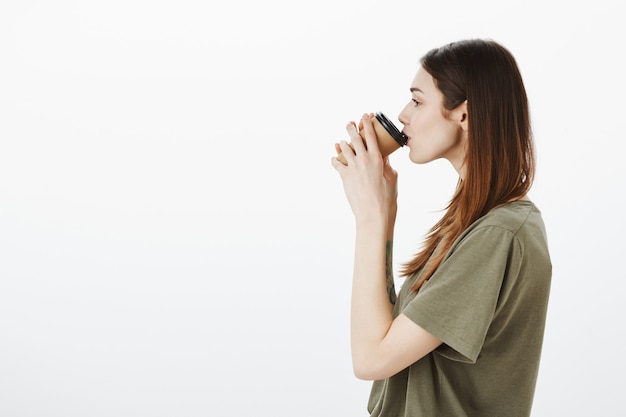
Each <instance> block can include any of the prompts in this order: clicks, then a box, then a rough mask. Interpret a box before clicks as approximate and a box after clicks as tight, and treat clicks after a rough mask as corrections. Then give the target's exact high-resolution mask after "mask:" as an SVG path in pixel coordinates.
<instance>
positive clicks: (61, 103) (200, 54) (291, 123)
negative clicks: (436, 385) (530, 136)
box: [0, 0, 626, 417]
mask: <svg viewBox="0 0 626 417" xmlns="http://www.w3.org/2000/svg"><path fill="white" fill-rule="evenodd" d="M617 6H618V2H617V1H610V0H599V1H595V2H585V4H579V5H576V4H572V2H563V3H562V5H558V6H556V5H554V6H553V5H551V3H549V2H546V1H526V2H502V1H473V2H465V1H448V2H418V1H405V2H401V1H389V2H374V1H364V0H360V1H350V2H337V1H323V0H322V1H314V2H308V3H306V4H301V3H300V2H293V1H292V2H290V1H280V0H270V1H265V2H256V1H252V0H247V1H239V2H222V3H220V4H211V3H208V2H202V1H195V2H194V1H189V0H183V1H142V0H124V1H120V0H118V1H107V2H104V1H101V2H100V1H99V2H96V1H91V2H84V1H69V0H63V1H56V2H47V1H17V0H13V1H8V2H6V1H5V2H3V3H2V5H0V48H1V49H0V50H1V52H2V53H1V56H2V61H3V63H2V64H1V65H0V415H1V416H3V417H5V416H6V417H18V416H19V417H21V416H65V417H67V416H113V415H115V416H151V417H156V416H174V415H184V416H189V417H191V416H215V415H219V416H245V415H268V416H269V415H272V416H293V415H297V416H302V417H306V416H320V415H325V416H328V415H333V416H339V415H341V416H363V415H365V414H366V413H365V404H366V401H367V396H368V392H369V383H367V382H362V381H358V380H356V379H355V378H354V377H353V376H352V373H351V365H350V355H349V341H348V309H349V293H350V274H351V264H352V243H353V223H352V217H351V214H350V210H349V207H348V205H347V203H346V202H345V199H344V196H343V190H342V188H341V184H340V180H339V177H338V175H337V174H336V173H335V172H334V170H333V169H332V167H331V165H330V157H331V155H332V154H333V143H334V142H335V141H338V140H340V139H343V138H345V132H344V125H345V124H346V122H348V121H349V120H355V119H358V117H360V115H361V114H362V113H363V112H370V111H384V112H385V113H387V114H388V115H389V116H391V117H393V118H394V119H395V117H396V115H397V114H398V112H399V111H400V109H401V108H402V106H403V105H404V103H405V102H406V101H407V100H408V92H407V90H408V87H409V83H410V81H411V79H412V76H413V74H414V71H415V70H416V68H417V61H418V59H419V57H420V56H421V55H422V54H424V53H425V52H426V51H427V50H429V49H430V48H433V47H436V46H440V45H442V44H444V43H447V42H449V41H453V40H457V39H462V38H468V37H490V38H493V39H495V40H498V41H500V42H501V43H503V44H504V45H505V46H507V47H509V48H510V49H511V50H512V51H513V53H514V54H515V55H516V57H517V59H518V63H519V65H520V67H521V70H522V73H523V76H524V78H525V82H526V85H527V89H528V93H529V96H530V100H531V105H532V112H533V113H532V115H533V122H534V128H535V134H536V141H537V147H538V152H539V172H538V177H537V181H536V185H535V188H534V191H533V192H532V195H531V197H532V198H533V200H534V201H535V202H536V204H537V205H538V206H539V207H540V208H541V209H542V211H543V213H544V217H545V221H546V224H547V227H548V231H549V237H550V245H551V250H552V257H553V263H554V278H553V287H552V296H551V304H550V309H549V317H548V325H547V332H546V338H545V348H544V355H543V361H542V366H541V372H540V377H539V378H540V379H539V382H538V386H537V394H536V401H535V406H534V412H533V416H536V417H540V416H554V415H563V416H588V415H620V414H624V413H625V412H626V406H625V405H624V402H623V401H622V400H621V395H622V391H623V384H621V382H620V381H621V379H620V378H619V377H620V376H621V375H623V373H624V372H625V371H626V360H625V359H624V355H623V352H624V348H625V346H624V326H623V323H622V319H623V317H624V314H625V313H626V310H625V307H624V303H623V292H624V279H625V278H626V273H625V272H624V270H623V268H621V260H622V258H623V256H622V251H623V249H624V244H623V241H622V237H623V235H624V233H625V232H626V227H625V222H624V217H623V214H622V213H623V211H624V203H625V198H624V191H625V187H624V180H623V177H624V176H623V175H622V172H621V171H622V169H621V165H620V164H621V163H622V160H623V144H624V141H625V139H626V138H625V135H624V128H623V120H624V116H623V114H622V112H623V104H624V103H623V101H624V97H625V96H626V91H625V90H626V89H625V87H624V81H623V74H624V69H625V68H624V64H623V63H622V62H623V61H622V60H621V59H620V58H619V56H620V55H623V40H624V39H625V35H626V33H625V31H624V28H623V22H622V19H620V18H619V16H620V12H618V7H617ZM392 163H393V164H394V166H395V167H396V168H397V169H398V171H399V172H400V194H401V195H400V204H401V206H400V212H399V218H398V223H397V227H398V231H397V241H396V260H397V262H398V265H399V263H400V262H402V261H405V260H407V259H408V258H409V257H410V256H411V254H412V253H413V252H414V251H415V250H416V249H417V245H418V243H419V242H420V240H421V238H422V235H423V233H424V232H425V231H426V229H427V228H428V227H429V226H430V225H432V223H433V222H434V221H435V220H436V219H437V218H438V216H439V213H438V210H440V209H442V208H443V207H444V206H445V204H446V202H447V201H448V199H449V197H450V196H451V194H452V191H453V189H454V185H455V183H456V179H455V177H454V175H453V174H454V173H453V170H452V168H451V167H449V166H448V165H447V164H445V163H439V162H436V163H433V164H431V165H428V166H414V165H412V164H410V163H409V162H408V161H407V158H406V153H405V151H403V150H401V151H398V152H397V153H396V154H394V155H393V156H392ZM398 284H400V282H399V283H398ZM521 360H523V358H521ZM601 410H602V411H604V412H600V411H601Z"/></svg>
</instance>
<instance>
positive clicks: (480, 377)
mask: <svg viewBox="0 0 626 417" xmlns="http://www.w3.org/2000/svg"><path fill="white" fill-rule="evenodd" d="M551 276H552V265H551V262H550V256H549V253H548V245H547V238H546V232H545V228H544V224H543V220H542V218H541V213H540V212H539V210H538V209H537V208H536V207H535V205H534V204H533V203H532V202H530V201H516V202H513V203H508V204H505V205H503V206H500V207H498V208H495V209H493V210H492V211H491V212H489V213H488V214H487V215H485V216H484V217H482V218H480V219H478V220H477V221H476V222H474V223H473V224H472V225H471V226H470V227H469V228H468V229H467V230H466V231H465V232H464V233H463V234H462V235H461V236H460V237H459V238H458V239H457V240H456V242H455V243H454V245H453V246H452V248H451V249H450V251H449V252H448V254H446V257H445V258H444V260H443V262H442V263H441V264H440V265H439V268H438V269H437V270H436V271H435V273H434V274H433V275H432V276H431V278H430V279H429V280H428V281H427V282H426V283H425V284H424V285H423V286H422V288H421V289H420V291H419V292H418V293H417V294H415V292H413V291H411V290H410V287H411V286H412V285H413V283H414V282H415V280H416V279H417V278H418V277H419V273H418V274H416V275H414V276H412V277H409V278H407V280H406V281H405V283H404V285H403V286H402V289H401V290H400V292H399V294H398V300H397V302H396V305H395V307H394V317H395V316H397V315H399V314H400V313H403V314H405V315H406V316H407V317H409V318H410V319H411V320H413V321H414V322H415V323H417V324H418V325H419V326H421V327H423V328H424V329H426V330H427V331H428V332H430V333H431V334H433V335H434V336H436V337H438V338H439V339H441V340H442V341H443V343H442V344H441V345H440V346H439V347H438V348H437V349H435V350H434V351H433V352H431V353H430V354H428V355H427V356H425V357H424V358H422V359H420V360H419V361H417V362H415V363H414V364H413V365H411V366H409V367H408V368H406V369H404V370H403V371H400V372H399V373H397V374H396V375H394V376H392V377H390V378H388V379H386V380H382V381H374V384H373V386H372V392H371V395H370V399H369V403H368V411H369V412H370V413H371V415H372V416H380V417H409V416H410V417H415V416H428V417H434V416H445V417H447V416H454V417H462V416H467V417H469V416H480V417H503V416H504V417H518V416H520V417H521V416H529V415H530V410H531V406H532V401H533V395H534V391H535V383H536V380H537V371H538V368H539V359H540V355H541V346H542V341H543V333H544V327H545V319H546V309H547V304H548V295H549V292H550V281H551Z"/></svg>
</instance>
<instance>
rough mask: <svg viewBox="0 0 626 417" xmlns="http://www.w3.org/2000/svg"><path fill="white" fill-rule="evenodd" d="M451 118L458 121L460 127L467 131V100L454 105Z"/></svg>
mask: <svg viewBox="0 0 626 417" xmlns="http://www.w3.org/2000/svg"><path fill="white" fill-rule="evenodd" d="M452 114H453V120H455V121H456V122H458V123H459V126H461V129H463V130H465V131H466V132H467V129H468V128H469V113H468V112H467V100H465V101H464V102H463V103H461V104H459V105H458V106H456V108H455V109H454V110H453V111H452Z"/></svg>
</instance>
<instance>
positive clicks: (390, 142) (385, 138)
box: [337, 112, 407, 165]
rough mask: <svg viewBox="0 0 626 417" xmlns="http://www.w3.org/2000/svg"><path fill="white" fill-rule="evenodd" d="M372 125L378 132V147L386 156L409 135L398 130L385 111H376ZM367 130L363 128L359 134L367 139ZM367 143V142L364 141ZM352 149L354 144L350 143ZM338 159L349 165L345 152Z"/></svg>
mask: <svg viewBox="0 0 626 417" xmlns="http://www.w3.org/2000/svg"><path fill="white" fill-rule="evenodd" d="M372 125H373V126H374V132H376V140H377V142H378V149H380V153H381V155H382V156H383V158H384V157H386V156H389V155H391V153H392V152H394V151H395V150H396V149H399V148H400V147H402V146H404V145H405V144H406V141H407V137H406V135H405V134H404V133H402V132H401V131H399V130H398V128H397V127H396V126H395V125H394V124H393V123H392V122H391V121H390V120H389V119H388V118H387V116H385V115H384V114H383V113H380V112H379V113H376V114H375V117H374V119H372ZM364 134H365V132H364V131H363V130H361V131H360V132H359V135H360V136H361V137H362V138H363V140H365V137H364ZM364 144H365V143H364ZM349 145H350V147H351V148H352V149H354V148H353V147H352V144H349ZM337 159H338V160H339V161H340V162H341V163H342V164H344V165H348V161H347V160H346V158H345V157H344V156H343V153H340V154H339V155H337Z"/></svg>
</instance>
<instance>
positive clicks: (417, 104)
mask: <svg viewBox="0 0 626 417" xmlns="http://www.w3.org/2000/svg"><path fill="white" fill-rule="evenodd" d="M411 100H412V101H413V103H415V107H417V106H419V105H420V104H422V103H420V102H419V101H417V100H415V99H414V98H412V99H411Z"/></svg>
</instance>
